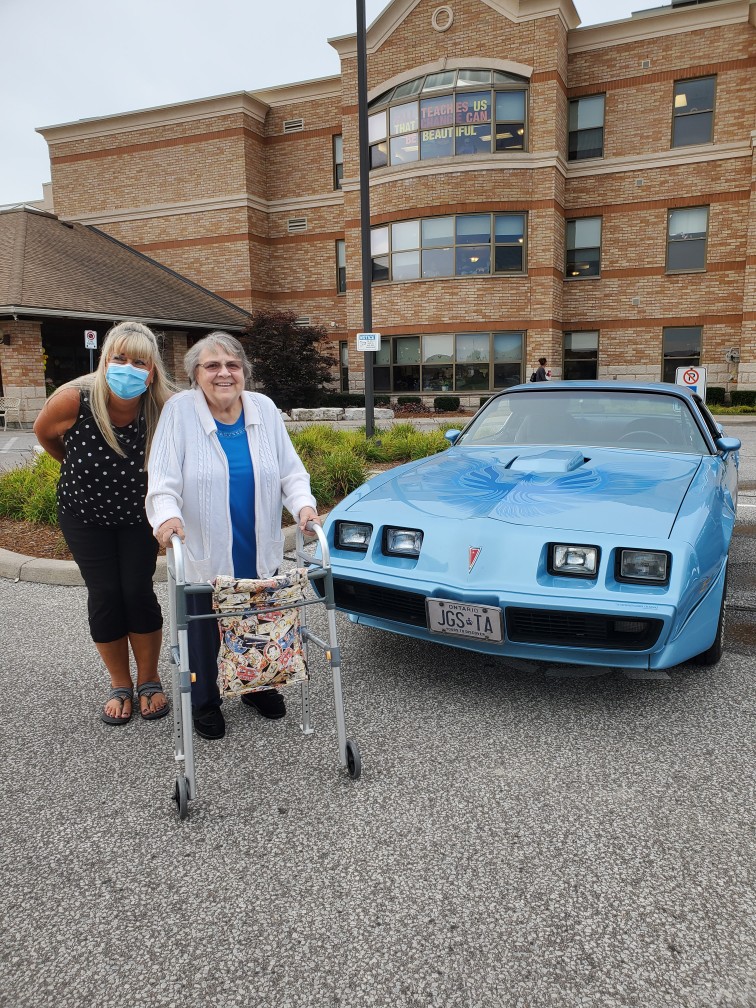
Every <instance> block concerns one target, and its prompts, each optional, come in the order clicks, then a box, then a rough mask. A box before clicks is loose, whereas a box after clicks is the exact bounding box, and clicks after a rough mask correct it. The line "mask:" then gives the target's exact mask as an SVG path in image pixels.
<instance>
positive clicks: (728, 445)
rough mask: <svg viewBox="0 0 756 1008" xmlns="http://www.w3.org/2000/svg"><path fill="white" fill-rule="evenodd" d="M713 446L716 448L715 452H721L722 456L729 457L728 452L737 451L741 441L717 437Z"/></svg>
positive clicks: (733, 438) (734, 438)
mask: <svg viewBox="0 0 756 1008" xmlns="http://www.w3.org/2000/svg"><path fill="white" fill-rule="evenodd" d="M714 444H715V445H716V446H717V451H721V452H722V454H723V455H729V454H730V452H736V451H738V449H739V448H740V444H741V441H740V438H736V437H718V438H717V439H716V441H715V442H714Z"/></svg>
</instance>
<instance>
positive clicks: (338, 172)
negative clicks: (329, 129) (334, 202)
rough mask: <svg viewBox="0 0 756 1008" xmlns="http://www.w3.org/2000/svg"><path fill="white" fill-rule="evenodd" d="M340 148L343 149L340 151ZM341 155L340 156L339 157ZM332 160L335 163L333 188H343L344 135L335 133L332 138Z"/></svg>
mask: <svg viewBox="0 0 756 1008" xmlns="http://www.w3.org/2000/svg"><path fill="white" fill-rule="evenodd" d="M339 148H341V149H340V150H339ZM339 155H340V156H339ZM331 158H332V163H333V188H334V189H341V188H342V184H341V183H342V179H343V178H344V135H343V133H333V134H332V138H331Z"/></svg>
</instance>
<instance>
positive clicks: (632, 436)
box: [617, 430, 670, 448]
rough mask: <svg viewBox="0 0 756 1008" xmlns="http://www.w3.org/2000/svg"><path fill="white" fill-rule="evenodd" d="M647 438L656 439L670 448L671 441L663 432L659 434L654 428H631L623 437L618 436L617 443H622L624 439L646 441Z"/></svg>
mask: <svg viewBox="0 0 756 1008" xmlns="http://www.w3.org/2000/svg"><path fill="white" fill-rule="evenodd" d="M646 438H651V440H652V441H653V440H654V439H656V440H657V441H660V442H661V443H662V444H663V445H664V446H665V447H666V448H669V444H670V442H669V441H668V440H667V438H665V437H664V435H663V434H659V433H658V432H657V431H652V430H631V431H628V432H627V434H623V435H622V437H621V438H617V444H622V442H623V441H644V440H645V439H646Z"/></svg>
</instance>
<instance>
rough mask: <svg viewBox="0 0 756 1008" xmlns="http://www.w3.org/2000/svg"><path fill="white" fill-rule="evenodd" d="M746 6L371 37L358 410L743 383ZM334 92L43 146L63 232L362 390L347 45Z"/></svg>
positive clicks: (503, 21) (508, 10)
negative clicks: (144, 269)
mask: <svg viewBox="0 0 756 1008" xmlns="http://www.w3.org/2000/svg"><path fill="white" fill-rule="evenodd" d="M755 27H756V3H755V2H754V0H751V2H749V0H698V2H696V0H684V2H681V0H673V2H672V6H671V7H670V6H665V7H660V8H657V9H652V10H647V11H642V12H640V13H637V14H634V15H633V16H632V17H631V18H627V19H623V20H620V21H615V22H609V23H606V24H603V25H596V26H589V27H585V28H581V27H579V19H578V17H577V14H576V11H575V9H574V7H573V4H572V2H571V0H452V2H451V3H448V4H443V5H439V4H438V3H437V0H393V2H391V3H390V4H389V5H388V7H387V8H386V9H385V10H384V11H383V13H382V14H381V15H380V16H379V17H378V18H377V20H376V21H375V22H374V23H373V24H372V25H371V26H370V28H369V30H368V37H367V48H368V88H369V122H370V135H371V148H370V156H371V171H370V200H371V231H372V243H373V327H374V328H375V329H376V330H378V331H380V332H381V333H382V335H383V341H382V348H381V351H380V352H379V353H378V354H377V355H367V356H368V357H369V359H370V360H372V361H373V366H374V368H375V371H374V378H375V382H374V384H375V389H376V391H391V392H415V391H420V392H425V393H428V394H437V393H438V391H444V390H449V391H455V392H458V393H460V394H461V395H462V396H463V397H464V398H463V401H467V402H470V403H473V402H474V403H475V404H477V400H478V398H479V396H480V395H481V394H484V393H486V392H489V391H491V390H493V389H495V388H500V387H503V386H506V385H509V384H512V383H514V382H517V381H520V380H526V379H527V377H528V375H529V374H530V371H531V370H532V368H533V367H534V365H535V362H536V360H537V358H538V357H539V356H541V355H545V356H546V357H547V358H548V360H549V365H550V367H551V368H552V371H553V373H554V375H555V377H565V378H569V377H597V378H613V377H617V378H637V379H643V380H655V381H656V380H660V379H665V380H674V372H675V368H676V367H677V366H679V365H681V364H689V363H694V364H701V365H704V366H706V367H707V369H708V381H709V384H710V385H726V386H727V387H729V388H733V387H738V386H739V387H741V388H743V387H744V388H752V387H756V282H755V280H756V168H755V164H756V161H755V156H754V142H755V140H756V131H755V127H756V87H755V86H754V79H755V75H754V68H755V67H756V31H755ZM331 45H333V46H334V48H335V49H336V50H337V52H338V54H339V56H340V59H341V74H340V75H339V76H335V77H328V78H324V79H320V80H315V81H309V82H305V83H298V84H290V85H285V86H282V87H277V88H271V89H268V90H264V91H257V92H246V91H245V92H241V93H237V94H231V95H224V96H220V97H214V98H207V99H204V100H200V101H192V102H186V103H182V104H178V105H171V106H166V107H162V108H154V109H149V110H146V111H137V112H132V113H128V114H125V115H115V116H110V117H105V118H100V119H90V120H85V121H82V122H76V123H71V124H67V125H61V126H53V127H49V128H45V129H41V130H40V132H41V133H42V135H43V136H44V138H45V139H46V141H47V143H48V146H49V151H50V160H51V166H52V197H53V201H54V210H55V213H56V214H58V215H59V216H60V217H62V218H64V219H67V220H73V221H77V222H82V223H85V224H92V225H96V226H97V227H98V228H99V229H101V230H102V231H105V232H107V233H109V234H110V235H112V236H114V237H115V238H117V239H118V240H119V241H121V242H123V243H125V244H127V245H129V246H132V247H133V248H134V249H136V250H138V251H139V252H142V253H144V254H146V255H148V256H150V257H152V258H154V259H156V260H158V261H160V262H162V263H164V264H165V265H167V266H168V267H170V268H171V269H172V270H175V271H176V272H178V273H180V274H183V275H184V276H186V277H189V278H191V279H192V280H194V281H195V282H196V283H198V284H200V285H202V286H203V287H206V288H209V289H210V290H212V291H213V292H215V293H216V294H218V295H220V296H221V297H223V298H225V299H228V300H229V301H231V302H233V303H235V304H237V305H239V306H241V307H242V308H244V309H246V310H250V311H253V310H255V309H257V308H285V309H287V310H293V311H294V312H295V313H296V314H297V315H298V316H300V317H306V318H308V319H310V320H311V321H312V322H313V323H316V324H319V325H323V326H325V327H326V328H327V329H328V331H329V333H330V334H331V335H332V338H333V339H334V341H338V343H339V344H340V347H339V350H340V354H341V361H342V367H341V373H340V380H341V384H342V388H347V387H348V388H350V389H352V390H359V389H361V388H362V387H363V382H364V373H363V370H362V369H363V366H364V365H363V357H364V356H365V355H361V354H359V353H357V352H355V350H354V339H353V336H354V334H355V332H357V331H359V330H360V329H361V328H362V303H361V282H360V277H361V267H360V261H361V259H360V213H359V179H358V174H359V171H358V165H359V153H358V116H357V102H356V94H357V83H356V82H357V59H356V38H355V36H353V35H352V36H345V37H342V38H337V39H332V40H331Z"/></svg>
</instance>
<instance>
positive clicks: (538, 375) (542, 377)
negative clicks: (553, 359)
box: [533, 357, 549, 381]
mask: <svg viewBox="0 0 756 1008" xmlns="http://www.w3.org/2000/svg"><path fill="white" fill-rule="evenodd" d="M548 380H549V374H548V372H547V371H546V358H545V357H539V358H538V367H537V368H536V372H535V378H534V379H533V381H548Z"/></svg>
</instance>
